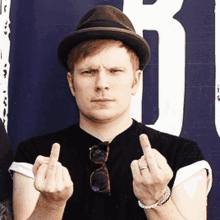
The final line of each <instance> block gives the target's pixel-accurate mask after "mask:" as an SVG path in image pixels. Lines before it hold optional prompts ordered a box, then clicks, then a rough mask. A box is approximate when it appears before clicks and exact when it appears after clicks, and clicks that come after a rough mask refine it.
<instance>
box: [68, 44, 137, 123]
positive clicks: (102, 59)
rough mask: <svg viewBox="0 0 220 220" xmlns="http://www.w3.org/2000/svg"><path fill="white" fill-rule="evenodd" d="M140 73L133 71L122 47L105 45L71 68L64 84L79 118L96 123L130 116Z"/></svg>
mask: <svg viewBox="0 0 220 220" xmlns="http://www.w3.org/2000/svg"><path fill="white" fill-rule="evenodd" d="M140 73H141V71H139V70H138V71H136V72H134V71H133V68H132V64H131V60H130V56H129V54H128V53H127V50H126V49H125V48H120V47H118V46H109V47H107V48H104V49H103V50H101V51H100V52H99V53H97V54H96V55H93V56H92V55H89V56H87V57H86V58H84V59H81V60H79V61H78V62H77V63H76V64H75V65H74V73H73V74H70V73H68V74H67V79H68V83H69V86H70V89H71V92H72V94H73V96H75V98H76V103H77V105H78V108H79V112H80V117H86V118H87V119H89V120H92V121H96V122H107V121H112V120H115V119H117V118H121V117H130V101H131V97H132V94H135V93H136V91H137V88H138V83H139V80H140Z"/></svg>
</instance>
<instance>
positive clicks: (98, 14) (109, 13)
mask: <svg viewBox="0 0 220 220" xmlns="http://www.w3.org/2000/svg"><path fill="white" fill-rule="evenodd" d="M91 27H118V28H124V29H127V30H130V31H134V32H135V29H134V27H133V25H132V23H131V21H130V20H129V19H128V17H127V16H126V15H125V14H123V13H122V11H120V10H119V9H117V8H115V7H113V6H111V5H105V6H97V7H94V8H92V9H91V10H90V11H89V12H87V13H86V14H85V15H84V16H83V18H82V19H81V20H80V22H79V24H78V26H77V27H76V30H80V29H84V28H91Z"/></svg>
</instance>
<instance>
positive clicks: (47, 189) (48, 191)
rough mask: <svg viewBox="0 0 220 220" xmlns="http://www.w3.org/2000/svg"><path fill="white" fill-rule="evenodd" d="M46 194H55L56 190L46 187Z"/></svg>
mask: <svg viewBox="0 0 220 220" xmlns="http://www.w3.org/2000/svg"><path fill="white" fill-rule="evenodd" d="M44 192H46V193H53V192H54V189H53V188H52V187H48V186H46V187H45V189H44Z"/></svg>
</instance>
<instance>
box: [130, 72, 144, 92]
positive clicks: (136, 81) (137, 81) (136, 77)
mask: <svg viewBox="0 0 220 220" xmlns="http://www.w3.org/2000/svg"><path fill="white" fill-rule="evenodd" d="M141 74H142V71H141V70H137V71H136V72H135V73H134V80H133V84H132V95H135V94H136V93H137V91H138V88H139V84H140V79H141Z"/></svg>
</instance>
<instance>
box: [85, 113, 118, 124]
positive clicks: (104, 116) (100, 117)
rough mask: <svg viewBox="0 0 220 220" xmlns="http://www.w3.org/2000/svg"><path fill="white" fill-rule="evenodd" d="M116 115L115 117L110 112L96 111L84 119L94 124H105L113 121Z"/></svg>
mask: <svg viewBox="0 0 220 220" xmlns="http://www.w3.org/2000/svg"><path fill="white" fill-rule="evenodd" d="M117 116H118V115H115V114H113V113H110V112H106V111H105V112H103V111H98V112H96V113H95V114H90V115H86V117H87V118H88V119H89V120H91V121H94V122H99V123H106V122H109V121H113V120H114V119H116V118H117Z"/></svg>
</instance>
